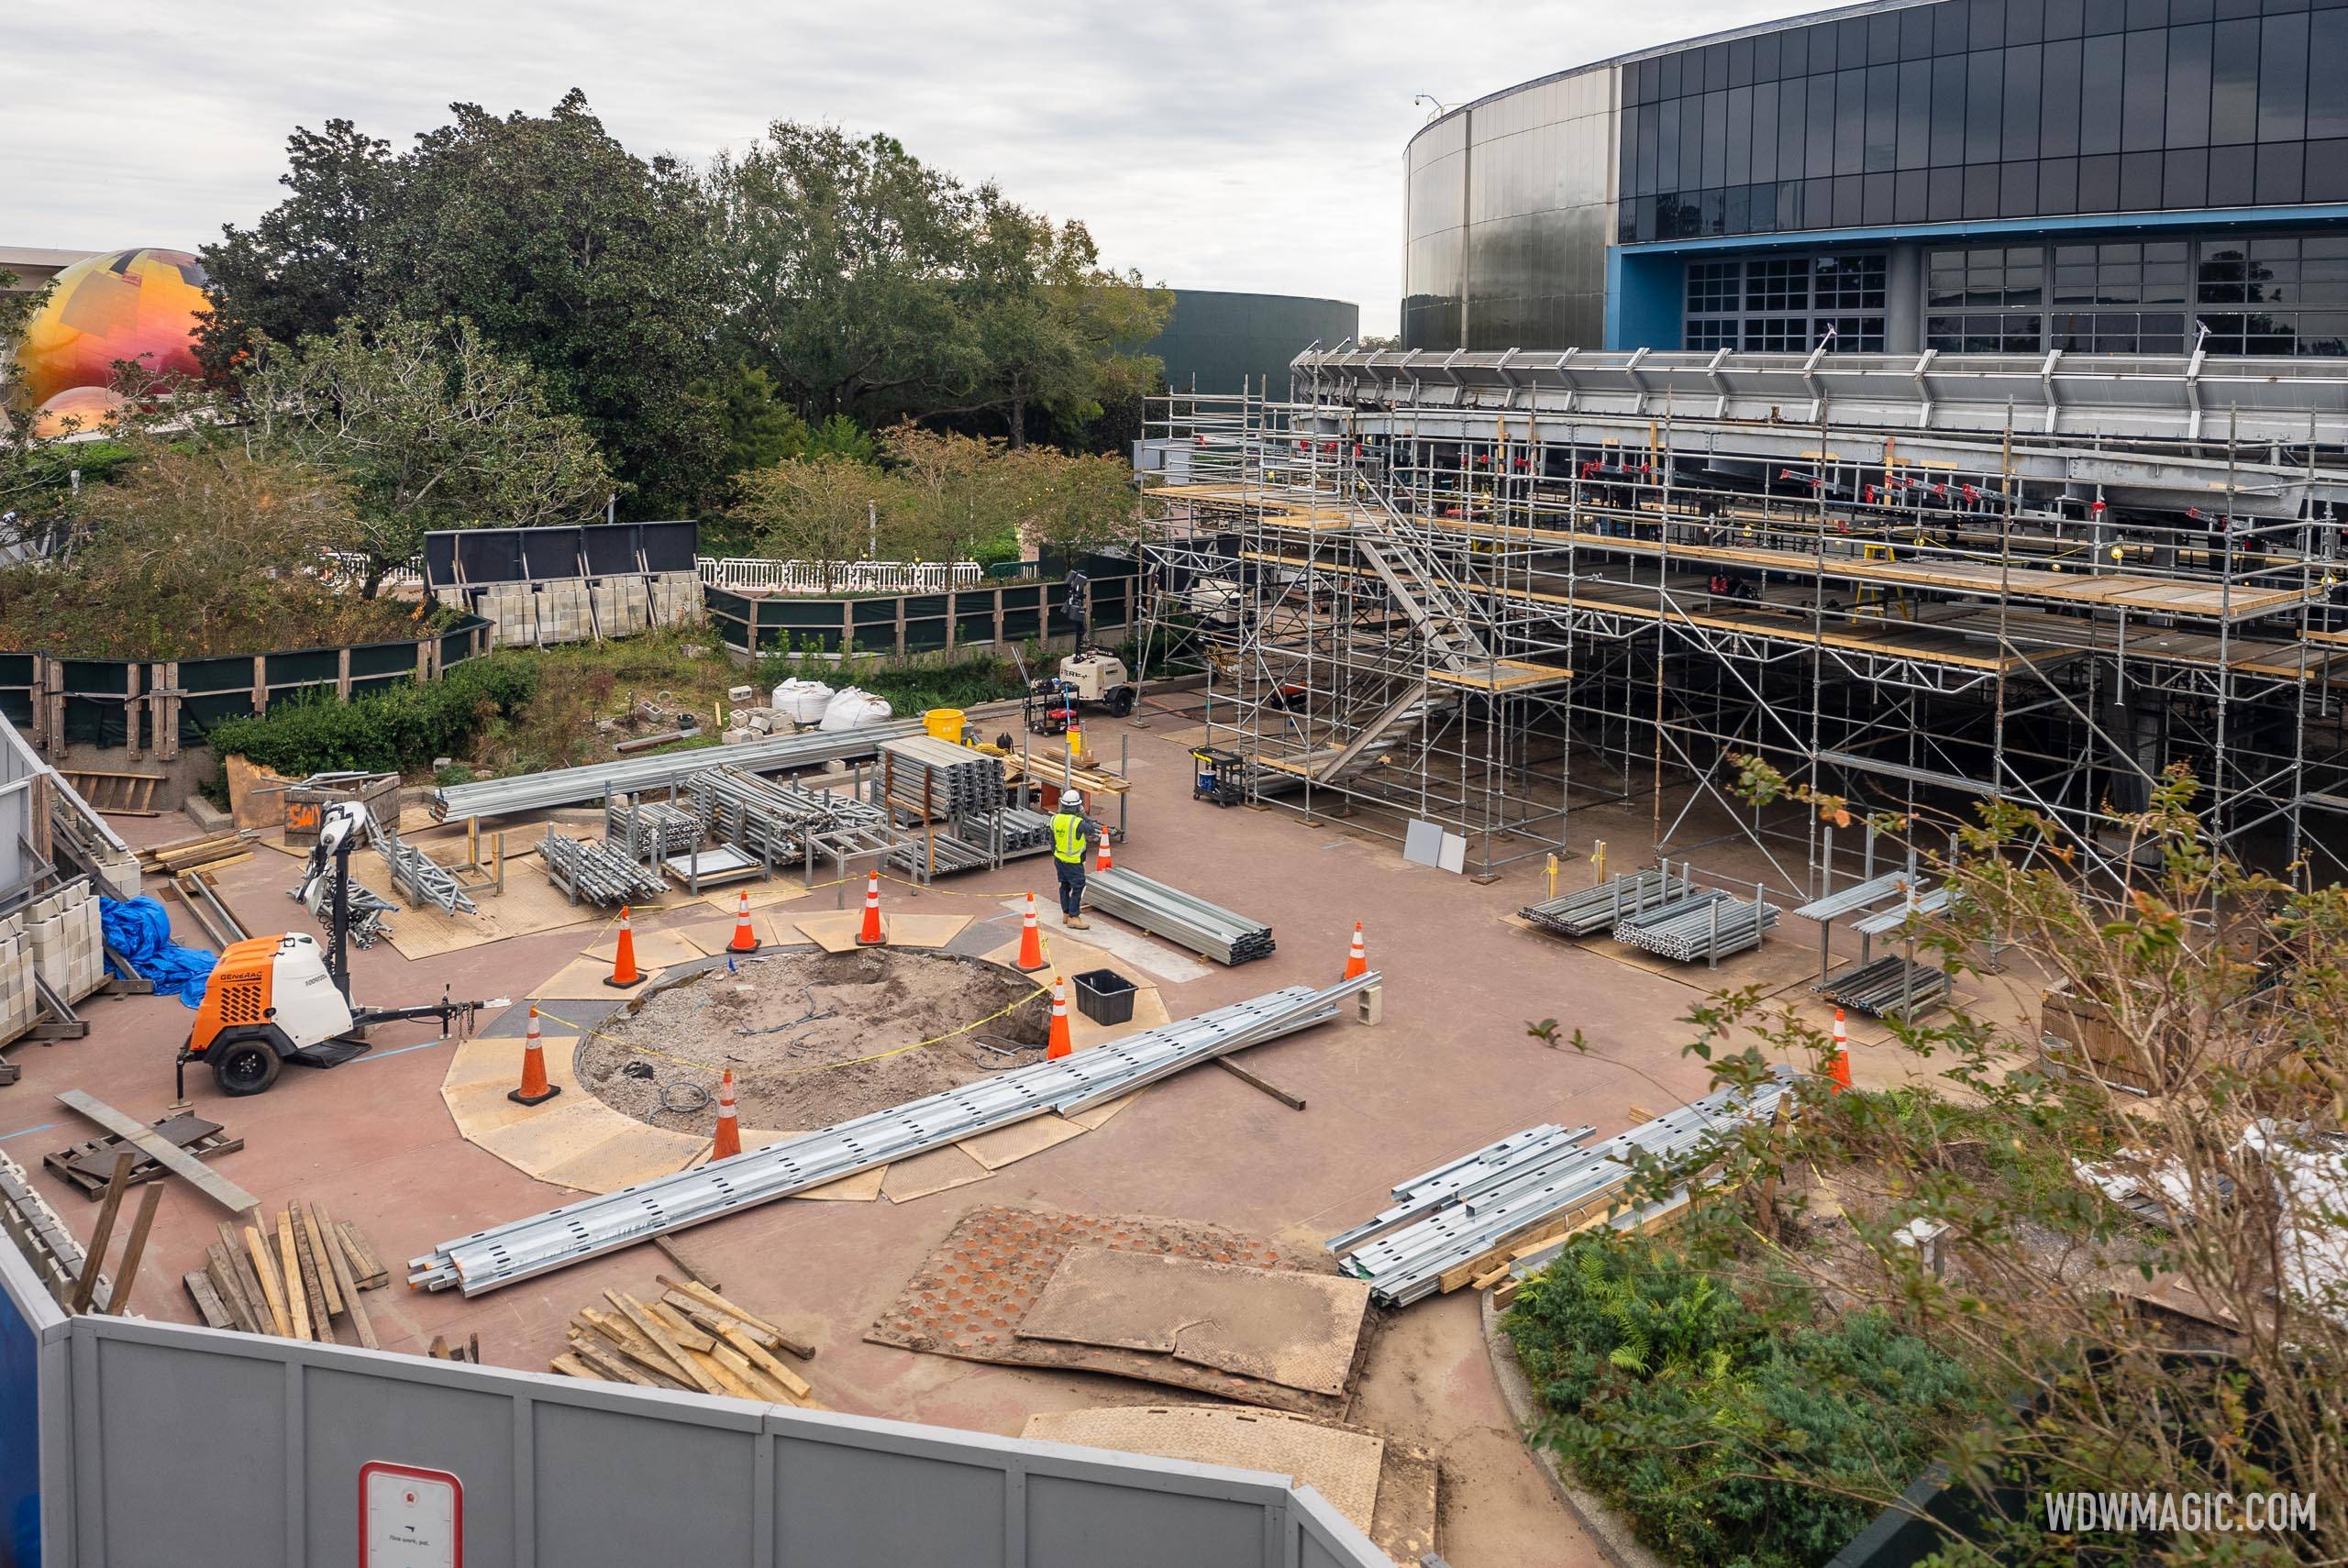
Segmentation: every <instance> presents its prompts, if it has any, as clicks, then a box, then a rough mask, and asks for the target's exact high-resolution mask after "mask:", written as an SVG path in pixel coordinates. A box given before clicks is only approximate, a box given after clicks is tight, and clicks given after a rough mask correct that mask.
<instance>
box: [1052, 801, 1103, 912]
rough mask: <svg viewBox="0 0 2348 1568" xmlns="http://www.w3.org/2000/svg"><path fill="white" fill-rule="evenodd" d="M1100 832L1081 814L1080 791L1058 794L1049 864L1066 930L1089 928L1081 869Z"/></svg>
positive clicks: (1090, 820) (1089, 819) (1053, 819)
mask: <svg viewBox="0 0 2348 1568" xmlns="http://www.w3.org/2000/svg"><path fill="white" fill-rule="evenodd" d="M1100 832H1101V829H1100V827H1099V826H1098V825H1097V824H1096V823H1094V822H1093V821H1092V819H1091V817H1088V816H1086V815H1085V814H1084V792H1083V791H1082V790H1062V791H1060V804H1059V809H1058V811H1057V812H1053V813H1052V862H1053V865H1054V866H1055V867H1057V868H1058V871H1059V874H1060V923H1061V924H1062V925H1064V926H1067V927H1068V928H1069V930H1070V931H1090V930H1091V929H1092V923H1091V922H1090V921H1088V920H1086V919H1085V918H1084V867H1085V865H1086V862H1087V860H1088V858H1089V857H1090V856H1091V850H1092V845H1094V844H1095V843H1096V842H1098V836H1099V834H1100Z"/></svg>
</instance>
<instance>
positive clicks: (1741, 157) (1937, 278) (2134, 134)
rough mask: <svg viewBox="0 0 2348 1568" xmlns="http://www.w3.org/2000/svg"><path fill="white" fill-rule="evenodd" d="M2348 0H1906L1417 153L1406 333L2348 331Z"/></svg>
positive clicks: (1636, 61) (1557, 97)
mask: <svg viewBox="0 0 2348 1568" xmlns="http://www.w3.org/2000/svg"><path fill="white" fill-rule="evenodd" d="M2342 61H2348V0H2312V4H2311V3H2310V0H1937V3H1933V4H1913V3H1909V0H1882V3H1878V4H1874V5H1866V6H1852V7H1848V8H1845V9H1842V10H1837V11H1832V12H1825V13H1820V14H1816V15H1812V16H1808V17H1796V18H1792V19H1790V20H1788V21H1784V22H1778V23H1772V24H1768V25H1766V26H1761V27H1755V28H1743V29H1739V30H1737V31H1735V32H1731V33H1724V34H1720V35H1716V36H1714V37H1711V38H1708V39H1697V40H1693V41H1690V42H1689V43H1685V44H1675V45H1670V46H1667V47H1665V48H1662V49H1657V50H1648V51H1645V52H1644V53H1641V54H1636V55H1631V56H1624V57H1622V58H1619V59H1615V60H1610V61H1602V62H1600V63H1597V64H1594V65H1589V66H1584V67H1580V68H1578V69H1576V70H1573V71H1568V72H1562V73H1560V74H1558V75H1556V76H1552V77H1547V78H1544V79H1543V80H1541V81H1537V82H1533V83H1526V84H1525V85H1523V86H1520V87H1514V88H1511V89H1508V90H1506V91H1504V92H1501V93H1497V94H1492V95H1491V96H1490V97H1487V98H1484V99H1481V100H1479V101H1478V102H1476V103H1474V104H1470V105H1467V106H1466V107H1464V108H1461V109H1457V110H1455V111H1453V112H1452V113H1450V114H1448V115H1445V116H1443V117H1441V118H1439V119H1437V120H1435V121H1434V122H1432V123H1431V124H1430V125H1428V126H1427V127H1425V128H1424V129H1423V130H1422V131H1421V132H1420V133H1419V135H1418V136H1417V137H1416V138H1413V139H1412V143H1411V146H1410V149H1409V153H1408V157H1407V166H1408V171H1409V192H1408V219H1407V235H1406V244H1405V252H1404V285H1403V293H1404V300H1403V309H1402V330H1403V343H1404V346H1405V347H1407V348H1427V349H1448V348H1512V347H1523V348H1577V347H1578V348H1599V347H1606V348H1642V347H1645V348H1699V349H1704V348H1738V349H1753V350H1780V351H1782V350H1790V349H1795V348H1811V347H1813V346H1815V345H1816V344H1818V343H1820V342H1822V341H1823V342H1826V343H1827V344H1829V345H1830V346H1831V347H1843V348H1880V349H1888V350H1892V351H1901V352H1907V351H1915V350H1918V349H1922V348H1942V349H1945V350H1949V351H1960V352H2006V353H2020V352H2040V351H2045V350H2051V349H2065V350H2077V351H2092V352H2102V353H2109V352H2121V353H2127V352H2170V353H2175V352H2187V351H2190V350H2191V349H2192V348H2195V347H2196V346H2197V345H2199V346H2202V347H2206V348H2208V349H2209V350H2210V351H2211V352H2219V353H2251V354H2341V353H2343V352H2348V226H2343V225H2348V72H2344V71H2342V70H2341V69H2340V66H2341V62H2342Z"/></svg>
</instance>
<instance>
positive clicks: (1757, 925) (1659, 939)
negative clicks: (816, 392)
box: [1614, 888, 1778, 964]
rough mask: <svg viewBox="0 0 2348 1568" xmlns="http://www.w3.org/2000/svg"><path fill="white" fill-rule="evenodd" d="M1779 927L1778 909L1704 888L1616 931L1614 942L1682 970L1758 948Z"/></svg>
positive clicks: (1640, 916) (1632, 919)
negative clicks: (1700, 962) (1769, 930)
mask: <svg viewBox="0 0 2348 1568" xmlns="http://www.w3.org/2000/svg"><path fill="white" fill-rule="evenodd" d="M1777 923H1778V906H1777V905H1775V904H1772V903H1769V902H1767V901H1766V900H1762V899H1760V898H1759V897H1757V896H1756V897H1755V898H1751V899H1740V898H1736V897H1734V896H1733V895H1732V894H1729V893H1726V892H1723V891H1722V890H1721V889H1718V888H1704V889H1698V890H1697V891H1695V892H1692V893H1689V894H1687V895H1686V896H1685V897H1682V898H1678V899H1675V900H1672V901H1671V902H1669V903H1667V904H1663V905H1659V906H1657V907H1656V908H1655V909H1652V910H1649V911H1647V912H1645V914H1640V915H1634V916H1632V917H1631V918H1630V919H1629V920H1626V921H1624V922H1623V923H1622V924H1620V925H1618V926H1616V927H1615V928H1614V940H1615V941H1617V942H1619V943H1622V944H1623V945H1624V946H1626V947H1639V948H1644V949H1645V950H1646V951H1647V952H1649V953H1653V954H1656V955H1658V956H1660V957H1664V958H1668V959H1670V960H1671V961H1672V962H1674V963H1677V964H1693V963H1695V962H1696V961H1697V960H1698V959H1705V960H1708V961H1709V960H1712V959H1719V958H1725V957H1727V956H1728V955H1730V954H1732V953H1742V952H1744V950H1745V949H1746V948H1748V947H1758V946H1759V945H1760V944H1761V937H1762V933H1764V932H1766V931H1767V930H1768V929H1769V928H1770V927H1771V926H1773V925H1775V924H1777Z"/></svg>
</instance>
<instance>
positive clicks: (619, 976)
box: [604, 904, 644, 991]
mask: <svg viewBox="0 0 2348 1568" xmlns="http://www.w3.org/2000/svg"><path fill="white" fill-rule="evenodd" d="M643 983H644V971H643V970H641V969H639V968H637V966H636V928H635V927H634V926H633V925H631V924H630V923H629V922H628V918H627V906H626V904H622V905H621V906H620V944H619V950H618V951H617V952H615V953H614V954H613V955H612V972H611V973H610V974H608V975H606V976H604V984H605V985H607V986H611V987H614V988H617V989H619V990H623V991H624V990H626V989H627V988H629V987H630V986H640V985H642V984H643Z"/></svg>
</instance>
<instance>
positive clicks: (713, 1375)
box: [686, 1351, 774, 1405]
mask: <svg viewBox="0 0 2348 1568" xmlns="http://www.w3.org/2000/svg"><path fill="white" fill-rule="evenodd" d="M686 1354H688V1355H691V1356H692V1358H693V1370H694V1371H695V1372H697V1373H699V1374H700V1375H702V1376H703V1377H706V1378H708V1379H709V1380H710V1381H711V1382H712V1383H714V1384H715V1385H717V1386H716V1387H714V1388H713V1389H711V1390H710V1392H711V1393H713V1394H730V1395H732V1396H733V1397H735V1398H737V1399H748V1400H752V1401H754V1402H756V1403H758V1404H760V1405H771V1404H773V1403H774V1401H773V1400H771V1399H770V1398H768V1397H766V1396H765V1395H763V1394H760V1393H759V1391H758V1390H757V1389H755V1388H752V1387H751V1386H749V1384H748V1383H747V1382H745V1381H743V1380H742V1379H741V1378H740V1377H738V1376H737V1375H735V1373H734V1372H733V1370H732V1369H731V1368H729V1367H727V1366H726V1365H725V1363H723V1362H721V1361H719V1360H718V1359H717V1357H716V1356H714V1355H703V1354H701V1353H698V1352H693V1351H688V1352H686ZM726 1354H727V1355H729V1356H734V1359H735V1360H736V1361H737V1362H738V1361H740V1360H741V1359H742V1358H741V1357H740V1356H735V1355H734V1353H733V1352H732V1351H727V1352H726Z"/></svg>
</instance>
